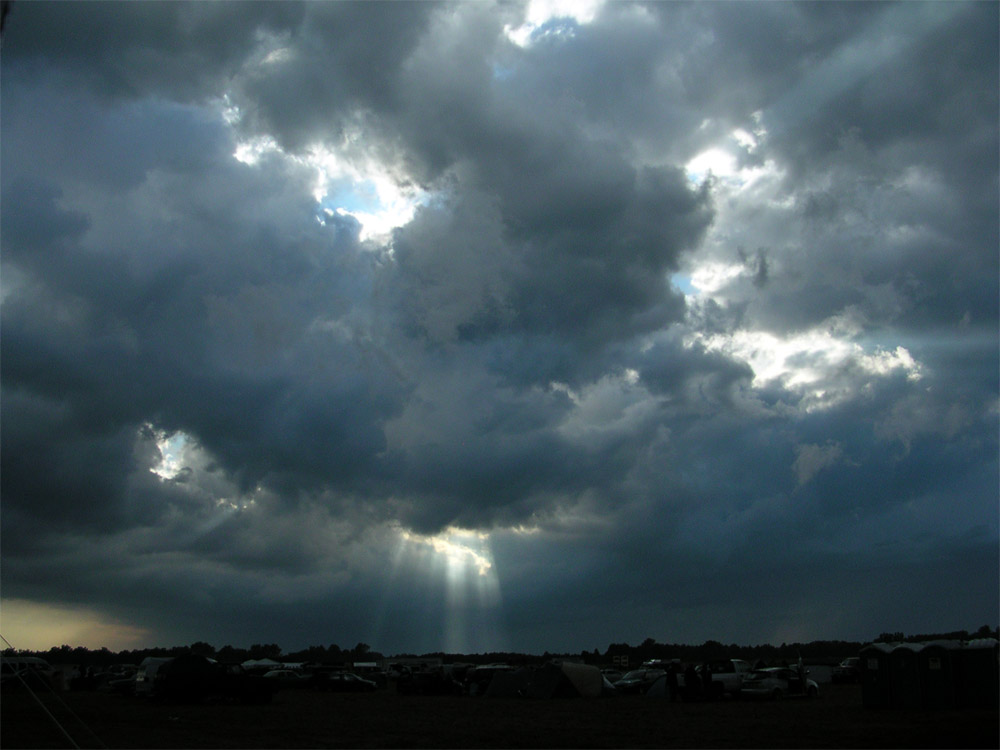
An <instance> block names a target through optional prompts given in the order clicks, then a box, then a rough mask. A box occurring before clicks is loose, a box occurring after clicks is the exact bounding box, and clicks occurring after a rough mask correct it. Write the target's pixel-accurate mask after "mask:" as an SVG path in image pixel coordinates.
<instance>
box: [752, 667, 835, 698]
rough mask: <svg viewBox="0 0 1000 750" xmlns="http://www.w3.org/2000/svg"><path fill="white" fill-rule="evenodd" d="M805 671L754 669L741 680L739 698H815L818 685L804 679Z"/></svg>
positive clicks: (773, 668)
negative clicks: (741, 685)
mask: <svg viewBox="0 0 1000 750" xmlns="http://www.w3.org/2000/svg"><path fill="white" fill-rule="evenodd" d="M806 674H808V673H807V672H806V670H804V669H794V668H792V667H771V668H768V669H755V670H754V671H753V672H751V673H750V674H749V675H747V676H746V678H745V679H744V680H743V688H742V689H741V690H740V696H741V697H744V698H770V699H772V700H781V699H782V698H787V697H791V696H805V697H807V698H815V697H816V696H817V695H819V685H817V684H816V683H815V682H813V681H812V680H810V679H809V678H808V677H806Z"/></svg>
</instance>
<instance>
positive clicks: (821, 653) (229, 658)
mask: <svg viewBox="0 0 1000 750" xmlns="http://www.w3.org/2000/svg"><path fill="white" fill-rule="evenodd" d="M974 638H997V639H1000V627H998V628H991V627H990V626H989V625H983V626H982V627H980V628H979V629H978V630H976V631H973V632H970V631H968V630H955V631H951V632H948V633H919V634H912V635H906V634H905V633H902V632H898V631H897V632H885V633H880V634H879V636H878V638H875V639H874V642H876V643H878V642H883V643H888V642H902V641H905V642H911V643H914V642H920V641H933V640H940V639H948V640H972V639H974ZM867 643H869V641H810V642H809V643H782V644H781V645H780V646H775V645H773V644H770V643H765V644H760V645H756V646H740V645H737V644H735V643H731V644H728V645H727V644H723V643H720V642H719V641H711V640H710V641H705V642H704V643H702V644H701V645H689V644H680V643H659V642H657V641H656V640H655V639H653V638H647V639H646V640H644V641H643V642H642V643H640V644H639V645H638V646H631V645H629V644H628V643H611V644H609V645H608V647H607V649H606V650H605V651H604V652H603V653H602V652H600V651H599V650H598V649H596V648H595V649H594V650H593V651H587V650H583V651H581V652H580V653H578V654H575V653H574V654H569V653H562V654H557V653H549V652H548V651H546V652H545V653H543V654H541V655H537V654H524V653H514V652H505V651H504V652H501V651H494V652H489V653H482V654H456V653H446V652H443V651H438V652H433V653H424V654H410V653H406V654H396V655H395V656H394V657H390V658H406V657H421V658H435V657H436V658H439V659H441V661H442V662H444V663H451V662H468V663H472V664H489V663H497V662H502V663H507V664H532V663H538V662H542V661H548V660H549V659H556V658H572V659H575V660H578V661H583V662H585V663H587V664H597V665H605V664H611V663H613V662H614V659H615V657H622V656H627V657H628V664H629V666H638V665H639V664H641V663H642V662H644V661H649V660H650V659H680V660H681V661H685V662H690V661H707V660H712V659H726V658H735V659H746V660H747V661H749V662H756V661H764V662H766V663H769V664H772V663H777V662H780V661H792V660H796V659H798V658H799V657H800V656H801V657H802V658H803V659H804V660H806V661H810V662H812V663H824V662H828V663H836V662H837V661H839V660H841V659H843V658H844V657H847V656H853V655H856V654H857V653H858V652H859V651H860V650H861V648H862V647H863V646H865V645H866V644H867ZM3 653H4V654H5V655H14V654H16V655H20V656H40V657H42V658H43V659H45V660H46V661H48V662H49V663H50V664H82V665H85V666H102V665H110V664H138V663H139V662H141V661H142V660H143V659H145V658H146V657H147V656H180V655H182V654H191V653H193V654H199V655H201V656H207V657H209V658H212V659H217V660H218V661H221V662H225V663H239V662H244V661H246V660H247V659H275V660H281V661H286V662H311V663H315V664H343V663H345V662H355V661H375V660H378V659H382V658H384V657H383V655H382V654H381V653H379V652H377V651H372V648H371V646H369V645H368V644H367V643H358V644H357V645H356V646H355V647H354V648H349V649H342V648H341V647H340V646H338V645H337V644H335V643H331V644H330V645H329V646H309V647H308V648H304V649H302V650H300V651H293V652H290V653H287V654H286V653H283V652H282V649H281V647H280V646H279V645H278V644H277V643H255V644H253V645H252V646H250V647H249V648H238V647H235V646H230V645H226V646H223V647H222V648H219V649H216V648H215V647H214V646H212V645H211V644H209V643H205V642H204V641H196V642H195V643H192V644H191V645H189V646H173V647H170V648H163V647H155V648H142V649H133V650H125V651H117V652H115V651H110V650H109V649H107V648H100V649H95V650H91V649H88V648H84V647H83V646H77V647H75V648H73V647H71V646H67V645H62V646H58V647H56V646H53V647H52V648H50V649H49V650H48V651H31V650H26V649H13V648H8V649H5V650H4V652H3Z"/></svg>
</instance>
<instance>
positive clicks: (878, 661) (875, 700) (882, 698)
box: [859, 643, 892, 708]
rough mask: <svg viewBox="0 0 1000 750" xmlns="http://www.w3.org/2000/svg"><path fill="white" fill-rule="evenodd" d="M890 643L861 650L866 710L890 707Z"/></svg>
mask: <svg viewBox="0 0 1000 750" xmlns="http://www.w3.org/2000/svg"><path fill="white" fill-rule="evenodd" d="M891 650H892V645H891V644H888V643H871V644H869V645H867V646H865V647H864V648H863V649H861V652H860V653H859V656H860V657H861V704H862V705H863V706H864V707H865V708H887V707H888V706H889V652H890V651H891Z"/></svg>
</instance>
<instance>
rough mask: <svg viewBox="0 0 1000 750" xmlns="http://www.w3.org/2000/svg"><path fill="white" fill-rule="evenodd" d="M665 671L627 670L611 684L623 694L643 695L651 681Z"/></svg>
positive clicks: (651, 683) (654, 680)
mask: <svg viewBox="0 0 1000 750" xmlns="http://www.w3.org/2000/svg"><path fill="white" fill-rule="evenodd" d="M666 673H667V672H666V670H664V669H633V670H632V671H631V672H627V673H626V674H625V676H624V677H622V678H621V679H620V680H618V682H615V683H612V684H613V685H614V686H615V690H616V691H617V692H619V693H623V694H625V695H630V694H633V693H639V694H641V695H645V694H646V691H647V690H649V688H650V687H652V685H653V683H654V682H656V681H657V680H658V679H659V678H660V677H661V676H662V675H665V674H666Z"/></svg>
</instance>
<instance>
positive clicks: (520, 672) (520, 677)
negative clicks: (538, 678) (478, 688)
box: [483, 667, 534, 698]
mask: <svg viewBox="0 0 1000 750" xmlns="http://www.w3.org/2000/svg"><path fill="white" fill-rule="evenodd" d="M533 672H534V670H533V669H529V668H528V667H521V668H520V669H514V670H500V671H497V672H494V673H493V677H492V678H491V679H490V683H489V685H487V687H486V691H485V692H484V693H483V694H484V695H485V696H486V697H487V698H522V697H524V696H525V695H527V694H528V683H530V682H531V675H532V673H533Z"/></svg>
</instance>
